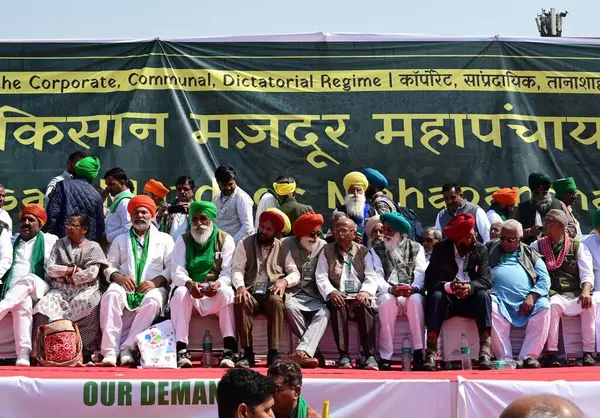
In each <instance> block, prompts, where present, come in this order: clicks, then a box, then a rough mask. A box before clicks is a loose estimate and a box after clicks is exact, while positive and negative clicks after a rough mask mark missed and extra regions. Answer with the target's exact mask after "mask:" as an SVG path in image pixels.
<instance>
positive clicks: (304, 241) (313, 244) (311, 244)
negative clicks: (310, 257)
mask: <svg viewBox="0 0 600 418" xmlns="http://www.w3.org/2000/svg"><path fill="white" fill-rule="evenodd" d="M318 245H319V241H317V240H315V239H314V238H311V237H302V238H300V246H301V247H302V248H304V249H305V250H306V251H308V252H309V253H311V254H312V252H313V251H314V250H316V249H317V246H318Z"/></svg>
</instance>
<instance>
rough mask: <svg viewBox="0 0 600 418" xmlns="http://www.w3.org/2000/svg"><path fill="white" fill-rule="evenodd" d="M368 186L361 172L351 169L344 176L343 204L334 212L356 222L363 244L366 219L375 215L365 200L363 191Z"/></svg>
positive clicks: (364, 241) (366, 239)
mask: <svg viewBox="0 0 600 418" xmlns="http://www.w3.org/2000/svg"><path fill="white" fill-rule="evenodd" d="M368 187H369V181H368V180H367V177H365V175H364V174H363V173H360V172H358V171H353V172H351V173H348V174H347V175H346V177H344V190H346V195H345V196H344V204H343V205H342V206H340V207H339V208H337V209H336V212H343V213H345V214H346V215H347V216H348V218H350V219H352V220H353V221H354V223H355V224H356V232H357V234H358V240H359V241H360V242H362V243H363V244H364V245H366V244H367V242H368V238H367V236H366V234H365V230H366V228H367V220H368V219H369V218H370V217H372V216H375V215H377V211H376V210H375V208H373V207H371V204H370V203H368V202H367V198H366V196H365V191H366V190H367V188H368Z"/></svg>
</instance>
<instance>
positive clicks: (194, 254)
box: [185, 224, 219, 283]
mask: <svg viewBox="0 0 600 418" xmlns="http://www.w3.org/2000/svg"><path fill="white" fill-rule="evenodd" d="M218 233H219V228H218V227H217V225H216V224H213V233H212V235H211V236H210V238H209V239H207V240H206V242H205V243H204V244H202V245H200V244H198V243H197V242H196V240H194V237H192V236H190V239H188V240H187V242H186V243H185V263H186V265H187V271H188V274H189V275H190V278H191V279H192V280H193V281H195V282H198V283H204V278H205V277H206V275H207V274H208V273H210V270H211V269H212V266H213V264H214V263H215V241H216V240H217V234H218Z"/></svg>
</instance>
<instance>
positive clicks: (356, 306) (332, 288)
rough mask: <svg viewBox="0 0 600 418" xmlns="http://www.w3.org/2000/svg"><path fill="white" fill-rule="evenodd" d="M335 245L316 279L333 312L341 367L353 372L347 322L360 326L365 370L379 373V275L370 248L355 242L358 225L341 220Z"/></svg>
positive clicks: (325, 250) (327, 252)
mask: <svg viewBox="0 0 600 418" xmlns="http://www.w3.org/2000/svg"><path fill="white" fill-rule="evenodd" d="M334 234H335V239H336V241H335V242H334V243H333V244H327V245H325V246H324V247H323V250H322V251H321V254H320V255H319V261H318V262H317V270H316V272H315V279H316V282H317V286H318V288H319V292H320V293H321V296H322V297H323V299H325V300H326V301H327V306H328V307H329V310H330V312H331V326H332V328H333V338H334V339H335V343H336V345H337V348H338V351H339V353H340V362H339V367H341V368H347V369H351V368H352V360H351V359H350V356H349V341H348V320H349V319H350V318H351V317H352V318H354V319H355V320H356V322H357V323H358V332H359V334H360V343H361V346H362V349H363V355H364V356H365V358H366V359H367V360H366V368H367V369H369V370H379V366H378V364H377V361H376V360H375V357H374V356H373V355H374V353H375V321H374V316H375V313H376V301H375V294H376V293H377V282H378V280H377V273H376V272H375V270H374V268H373V259H372V256H371V254H370V253H369V250H368V249H367V247H364V246H362V245H361V244H357V243H356V242H354V239H355V238H356V235H357V234H356V224H355V223H354V221H353V220H352V219H350V218H341V219H340V220H339V221H338V222H337V224H336V226H335V230H334Z"/></svg>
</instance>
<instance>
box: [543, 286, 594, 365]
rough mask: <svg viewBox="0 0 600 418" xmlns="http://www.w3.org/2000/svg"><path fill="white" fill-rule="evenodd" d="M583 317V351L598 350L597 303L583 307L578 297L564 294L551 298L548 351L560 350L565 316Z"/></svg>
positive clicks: (591, 351)
mask: <svg viewBox="0 0 600 418" xmlns="http://www.w3.org/2000/svg"><path fill="white" fill-rule="evenodd" d="M563 315H566V316H577V315H579V316H580V317H581V337H582V339H583V352H584V353H595V352H596V305H595V304H592V307H591V308H588V309H583V308H582V307H581V303H580V302H579V300H578V299H567V298H565V297H564V296H562V295H554V296H552V297H551V298H550V331H549V332H548V347H547V348H548V351H558V330H559V327H560V318H561V317H562V316H563Z"/></svg>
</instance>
